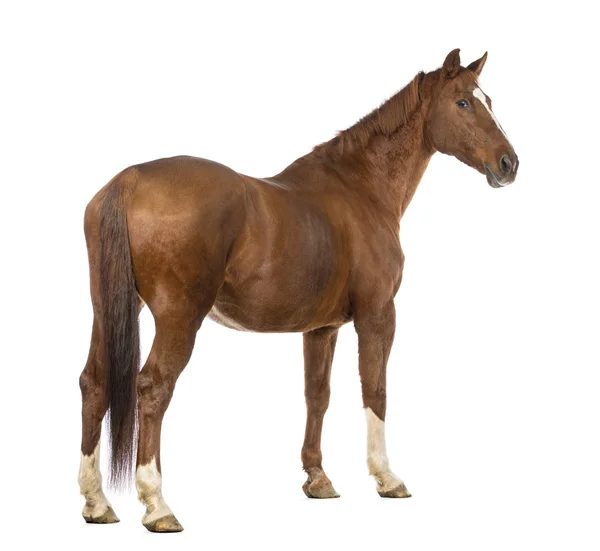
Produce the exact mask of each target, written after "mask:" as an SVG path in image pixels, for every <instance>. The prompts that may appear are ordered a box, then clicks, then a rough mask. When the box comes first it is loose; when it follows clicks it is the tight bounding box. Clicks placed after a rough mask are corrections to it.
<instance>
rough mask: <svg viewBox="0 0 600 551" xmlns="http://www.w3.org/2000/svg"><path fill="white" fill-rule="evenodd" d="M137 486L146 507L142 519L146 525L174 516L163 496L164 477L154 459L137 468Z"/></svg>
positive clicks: (139, 496)
mask: <svg viewBox="0 0 600 551" xmlns="http://www.w3.org/2000/svg"><path fill="white" fill-rule="evenodd" d="M135 486H136V488H137V491H138V498H139V500H140V501H141V502H142V503H143V504H144V505H145V506H146V514H145V515H144V518H143V519H142V522H143V523H144V524H148V523H151V522H154V521H155V520H158V519H159V518H162V517H166V516H167V515H172V514H173V512H172V511H171V509H169V506H168V505H167V504H166V503H165V500H164V498H163V496H162V476H161V475H160V473H159V472H158V468H157V466H156V459H155V458H154V457H153V458H152V461H151V462H150V463H149V464H148V465H140V466H139V467H138V468H137V471H136V473H135Z"/></svg>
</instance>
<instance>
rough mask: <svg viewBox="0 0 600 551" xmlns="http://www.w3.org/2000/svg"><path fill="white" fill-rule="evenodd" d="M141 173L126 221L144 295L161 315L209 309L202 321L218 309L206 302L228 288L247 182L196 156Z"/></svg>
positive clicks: (163, 162)
mask: <svg viewBox="0 0 600 551" xmlns="http://www.w3.org/2000/svg"><path fill="white" fill-rule="evenodd" d="M135 168H136V171H137V173H138V184H137V186H136V189H135V193H134V194H133V196H132V200H131V203H130V204H129V206H128V212H127V220H128V227H129V239H130V244H131V256H132V261H133V266H134V270H135V276H136V284H137V290H138V293H139V295H140V297H141V298H142V299H143V300H144V302H145V303H146V304H147V305H148V307H149V308H150V310H151V311H152V313H153V315H154V316H155V317H156V315H157V314H159V313H160V312H162V311H164V310H169V309H174V308H179V307H183V306H182V305H183V303H184V302H186V301H190V300H191V301H195V302H200V303H202V304H203V306H204V307H203V308H201V309H200V311H199V315H202V316H203V315H204V314H205V313H204V309H205V307H208V309H209V310H210V307H212V302H211V303H210V304H206V297H207V296H208V295H212V294H213V293H214V294H216V291H218V289H219V288H220V287H221V286H222V284H223V281H224V277H225V272H226V266H227V261H228V258H229V255H230V252H231V250H232V248H233V246H234V243H235V241H236V239H237V237H238V235H239V233H240V231H241V228H242V226H243V224H244V221H245V201H246V192H245V185H244V181H243V179H242V178H241V176H240V175H239V174H238V173H236V172H234V171H233V170H231V169H229V168H227V167H225V166H223V165H220V164H218V163H214V162H211V161H207V160H204V159H198V158H195V157H174V158H170V159H160V160H158V161H153V162H151V163H146V164H143V165H138V166H137V167H135ZM213 300H214V298H213ZM195 306H196V305H190V308H191V309H195Z"/></svg>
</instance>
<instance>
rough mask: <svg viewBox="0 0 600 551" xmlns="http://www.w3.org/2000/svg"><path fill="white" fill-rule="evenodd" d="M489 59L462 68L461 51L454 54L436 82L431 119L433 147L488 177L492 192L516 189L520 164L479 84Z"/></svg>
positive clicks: (429, 130)
mask: <svg viewBox="0 0 600 551" xmlns="http://www.w3.org/2000/svg"><path fill="white" fill-rule="evenodd" d="M486 59H487V53H485V54H484V55H483V56H482V57H481V58H480V59H478V60H477V61H474V62H473V63H471V64H470V65H468V66H467V67H461V65H460V56H459V50H458V49H457V50H453V51H451V52H450V53H449V54H448V56H447V57H446V60H445V61H444V65H443V66H442V68H441V69H440V70H438V71H435V72H434V73H430V74H431V75H432V76H434V82H433V83H432V88H433V94H432V101H431V103H430V107H429V110H428V114H427V123H426V132H427V138H428V140H429V142H430V143H431V144H432V145H433V146H434V147H435V148H436V149H437V150H438V151H441V152H442V153H446V154H449V155H454V157H456V158H457V159H459V160H461V161H462V162H463V163H466V164H467V165H469V166H471V167H473V168H475V169H476V170H478V171H479V172H481V173H482V174H485V175H486V177H487V181H488V183H489V184H490V186H492V187H502V186H506V185H508V184H512V183H513V182H514V180H515V176H516V175H517V169H518V167H519V159H518V158H517V155H516V154H515V151H514V149H513V147H512V145H511V144H510V142H509V141H508V138H507V137H506V134H505V133H504V130H503V129H502V127H501V126H500V123H499V122H498V119H496V117H495V115H494V113H493V112H492V102H491V100H490V98H489V97H488V96H486V95H485V94H484V93H483V91H482V90H481V88H479V85H478V83H477V79H478V77H479V74H480V73H481V70H482V69H483V66H484V65H485V61H486Z"/></svg>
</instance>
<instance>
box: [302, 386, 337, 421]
mask: <svg viewBox="0 0 600 551" xmlns="http://www.w3.org/2000/svg"><path fill="white" fill-rule="evenodd" d="M330 394H331V392H330V390H329V388H327V389H323V390H321V391H320V392H311V393H306V394H305V398H306V407H307V408H308V409H309V410H310V411H313V412H315V413H317V414H321V415H322V414H324V413H325V412H326V411H327V408H328V407H329V396H330Z"/></svg>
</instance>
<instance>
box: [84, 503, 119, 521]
mask: <svg viewBox="0 0 600 551" xmlns="http://www.w3.org/2000/svg"><path fill="white" fill-rule="evenodd" d="M83 518H84V519H85V521H86V522H87V523H88V524H114V523H115V522H119V517H118V516H117V515H116V514H115V512H114V511H113V508H112V507H109V508H108V509H107V510H106V512H105V513H104V514H102V515H100V516H99V517H92V516H88V515H85V514H84V515H83Z"/></svg>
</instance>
